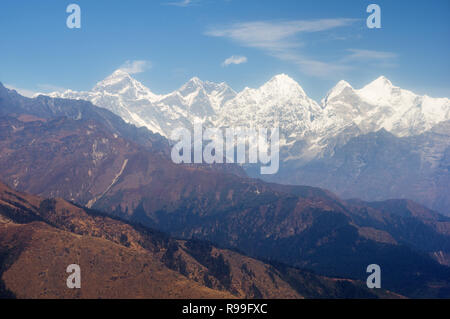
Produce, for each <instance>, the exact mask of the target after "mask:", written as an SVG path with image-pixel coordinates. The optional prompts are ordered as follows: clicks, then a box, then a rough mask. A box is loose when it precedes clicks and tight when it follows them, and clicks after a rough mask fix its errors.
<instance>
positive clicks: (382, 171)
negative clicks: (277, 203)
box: [255, 121, 450, 215]
mask: <svg viewBox="0 0 450 319" xmlns="http://www.w3.org/2000/svg"><path fill="white" fill-rule="evenodd" d="M449 141H450V122H449V121H446V122H442V123H439V124H438V125H436V126H434V127H433V128H432V129H431V130H429V131H426V132H424V133H422V134H420V135H416V136H409V137H402V138H399V137H396V136H394V135H393V134H392V133H389V132H387V131H386V130H384V129H381V130H380V131H377V132H373V133H367V134H364V135H359V136H357V137H354V138H351V139H350V140H349V141H348V142H347V143H346V144H345V145H342V146H339V147H336V148H335V149H334V152H333V154H330V155H328V156H324V157H322V158H320V159H317V160H314V161H311V162H309V163H306V164H299V163H298V162H297V161H287V162H285V163H283V165H281V166H280V170H279V172H278V174H277V175H274V176H267V177H266V179H269V180H272V181H284V182H285V183H290V184H306V185H311V186H317V187H325V188H327V189H330V190H331V191H334V192H336V193H338V194H339V195H340V196H343V197H344V198H361V199H364V200H383V199H386V198H405V199H407V198H413V199H415V200H416V201H418V202H420V203H422V204H424V205H426V206H428V207H431V208H433V209H435V210H437V211H439V212H442V213H444V214H447V215H448V214H449V213H450V211H449V208H450V201H449V198H450V196H449V195H450V194H449V188H448V185H449V184H450V173H449V167H450V165H449V163H450V162H449V154H450V145H449ZM255 175H256V174H255Z"/></svg>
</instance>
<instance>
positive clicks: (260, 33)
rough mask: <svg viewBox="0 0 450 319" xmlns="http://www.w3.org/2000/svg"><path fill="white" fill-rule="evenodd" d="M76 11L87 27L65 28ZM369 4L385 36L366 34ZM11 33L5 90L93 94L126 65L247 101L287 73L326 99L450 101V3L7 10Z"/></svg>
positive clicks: (15, 0) (89, 4)
mask: <svg viewBox="0 0 450 319" xmlns="http://www.w3.org/2000/svg"><path fill="white" fill-rule="evenodd" d="M70 3H76V4H78V5H79V6H80V7H81V24H82V26H81V29H68V28H67V26H66V19H67V16H68V13H66V7H67V6H68V5H69V4H70ZM370 3H376V4H378V5H379V6H380V7H381V24H382V28H381V29H368V28H367V26H366V18H367V17H368V15H369V13H367V12H366V7H367V6H368V5H369V4H370ZM0 35H1V41H0V81H1V82H2V83H4V84H6V85H9V86H12V87H15V88H19V89H23V90H28V91H39V92H48V91H53V90H58V89H64V88H70V89H74V90H88V89H90V88H92V87H93V86H94V85H95V83H96V82H98V81H99V80H101V79H103V78H104V77H106V76H108V75H109V74H110V73H112V72H113V71H114V70H116V69H118V68H120V67H127V68H129V69H130V71H133V73H134V77H135V78H136V79H138V80H140V81H141V82H143V83H144V84H145V85H146V86H148V87H149V88H150V89H151V90H152V91H153V92H155V93H167V92H170V91H172V90H174V89H177V88H178V87H179V86H181V85H182V84H183V83H184V82H186V81H187V80H188V79H189V78H191V77H193V76H198V77H199V78H201V79H203V80H210V81H214V82H222V81H225V82H227V83H228V84H230V85H231V86H232V87H233V88H234V89H235V90H237V91H239V90H241V89H243V88H244V87H245V86H249V87H258V86H260V85H262V84H263V83H264V82H265V81H267V80H269V79H270V78H271V77H272V76H273V75H275V74H278V73H287V74H288V75H290V76H291V77H292V78H294V79H295V80H296V81H298V82H299V83H300V85H301V86H302V87H303V88H304V89H305V91H306V92H307V93H308V95H310V96H311V97H313V98H315V99H320V98H322V97H323V96H324V95H325V94H326V92H327V91H328V90H329V89H330V88H331V87H332V86H333V85H334V84H335V83H336V82H337V81H339V80H340V79H345V80H346V81H348V82H349V83H350V84H352V85H353V86H354V87H355V88H359V87H361V86H363V85H364V84H366V83H368V82H370V81H371V80H373V79H375V78H376V77H378V76H379V75H385V76H387V77H388V78H389V79H390V80H391V81H392V82H393V83H394V84H395V85H398V86H401V87H403V88H406V89H410V90H413V91H415V92H417V93H420V94H425V93H426V94H429V95H431V96H434V97H443V96H446V97H449V96H450V72H449V71H450V61H449V53H450V41H449V39H450V1H448V0H442V1H439V0H434V1H402V0H397V1H380V0H373V1H364V0H345V1H344V0H343V1H336V0H330V1H326V0H316V1H312V0H311V1H309V0H308V1H299V0H293V1H287V0H279V1H268V0H254V1H251V0H216V1H213V0H191V1H189V0H180V1H178V0H169V1H164V0H161V1H158V0H157V1H148V0H147V1H144V0H141V1H138V0H129V1H103V0H95V1H92V0H72V1H61V0H53V1H51V0H40V1H31V0H29V1H23V0H2V1H1V7H0ZM127 61H128V62H127ZM136 61H138V62H136ZM225 61H227V63H225Z"/></svg>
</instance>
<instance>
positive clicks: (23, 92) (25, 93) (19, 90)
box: [5, 83, 38, 97]
mask: <svg viewBox="0 0 450 319" xmlns="http://www.w3.org/2000/svg"><path fill="white" fill-rule="evenodd" d="M5 87H6V88H8V89H10V90H15V91H17V93H19V94H20V95H23V96H26V97H33V96H34V95H36V94H37V93H38V92H36V91H32V90H28V89H22V88H18V87H16V86H15V85H11V84H6V83H5Z"/></svg>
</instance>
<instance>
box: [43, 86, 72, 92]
mask: <svg viewBox="0 0 450 319" xmlns="http://www.w3.org/2000/svg"><path fill="white" fill-rule="evenodd" d="M37 87H38V89H39V90H40V91H43V92H65V91H67V89H66V88H63V87H60V86H57V85H53V84H38V85H37Z"/></svg>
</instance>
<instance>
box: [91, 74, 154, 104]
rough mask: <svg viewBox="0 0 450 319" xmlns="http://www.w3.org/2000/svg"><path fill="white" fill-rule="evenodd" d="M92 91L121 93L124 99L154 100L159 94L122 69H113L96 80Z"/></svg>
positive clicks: (112, 93)
mask: <svg viewBox="0 0 450 319" xmlns="http://www.w3.org/2000/svg"><path fill="white" fill-rule="evenodd" d="M92 92H100V93H105V94H110V95H117V94H121V95H123V96H124V97H125V98H126V99H147V100H149V101H156V100H158V99H159V98H160V96H159V95H157V94H154V93H153V92H151V91H150V89H148V88H147V87H146V86H144V85H143V84H142V83H141V82H139V81H137V80H136V79H134V78H133V77H131V75H130V74H129V73H128V72H126V71H123V70H122V69H118V70H116V71H114V72H113V73H112V74H111V75H109V76H108V77H106V78H105V79H104V80H102V81H100V82H98V83H97V84H96V85H95V86H94V88H93V89H92Z"/></svg>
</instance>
